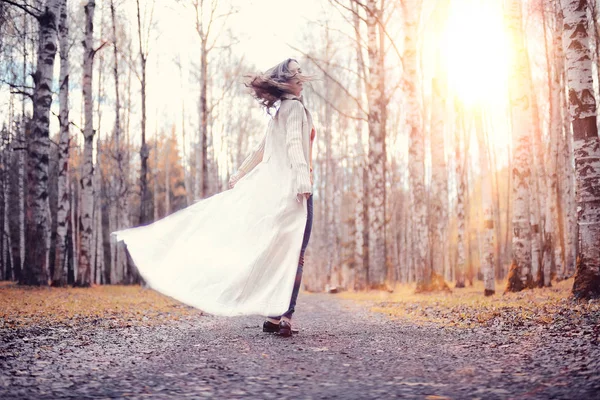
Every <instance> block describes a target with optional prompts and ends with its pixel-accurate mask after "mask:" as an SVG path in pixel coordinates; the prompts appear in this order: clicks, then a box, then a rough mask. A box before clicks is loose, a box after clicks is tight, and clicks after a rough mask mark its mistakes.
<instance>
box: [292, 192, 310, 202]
mask: <svg viewBox="0 0 600 400" xmlns="http://www.w3.org/2000/svg"><path fill="white" fill-rule="evenodd" d="M311 194H312V193H298V194H297V195H296V201H297V202H298V203H300V202H302V198H303V197H304V198H305V199H306V200H308V198H309V197H310V195H311Z"/></svg>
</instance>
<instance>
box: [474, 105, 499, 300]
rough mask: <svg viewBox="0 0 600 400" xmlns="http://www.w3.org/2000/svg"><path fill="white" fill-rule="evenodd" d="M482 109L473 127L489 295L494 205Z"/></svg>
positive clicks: (487, 292)
mask: <svg viewBox="0 0 600 400" xmlns="http://www.w3.org/2000/svg"><path fill="white" fill-rule="evenodd" d="M481 113H482V111H481V110H480V109H479V110H476V111H475V114H476V115H475V127H476V135H477V142H478V144H479V149H478V150H479V168H480V174H481V203H482V207H483V221H482V222H483V224H482V226H481V229H482V233H483V238H482V239H483V240H482V241H483V243H482V249H481V250H482V251H481V253H480V254H481V270H482V272H483V282H484V285H485V290H484V294H485V295H486V296H491V295H493V294H494V293H496V286H495V281H494V278H495V274H494V266H495V260H494V256H495V243H494V232H495V229H494V205H493V202H492V176H491V175H492V173H491V169H490V157H489V154H490V149H489V148H488V145H487V143H486V140H485V135H486V132H485V130H484V124H483V116H482V115H481Z"/></svg>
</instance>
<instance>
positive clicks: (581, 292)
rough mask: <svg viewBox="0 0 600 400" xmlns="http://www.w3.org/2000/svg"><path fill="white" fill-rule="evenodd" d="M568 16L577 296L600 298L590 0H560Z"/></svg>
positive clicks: (599, 185) (598, 157)
mask: <svg viewBox="0 0 600 400" xmlns="http://www.w3.org/2000/svg"><path fill="white" fill-rule="evenodd" d="M561 5H562V8H563V13H564V14H563V15H564V33H563V41H564V48H565V49H566V65H567V84H568V88H569V115H570V119H571V125H572V129H573V140H574V155H575V169H576V182H577V190H576V193H577V209H578V214H577V224H578V227H579V257H578V261H577V271H576V275H575V281H574V283H573V295H574V296H575V297H576V298H598V297H600V246H599V245H598V244H599V243H600V139H599V137H598V127H597V122H596V99H595V96H594V87H593V77H592V57H591V49H590V40H589V36H588V19H587V18H588V17H587V2H585V1H578V0H577V1H576V0H561Z"/></svg>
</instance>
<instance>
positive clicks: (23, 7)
mask: <svg viewBox="0 0 600 400" xmlns="http://www.w3.org/2000/svg"><path fill="white" fill-rule="evenodd" d="M0 2H2V3H6V4H9V5H11V6H15V7H17V8H20V9H21V10H23V11H25V12H26V13H27V14H29V15H31V16H32V17H34V18H35V19H39V18H40V17H41V15H42V10H40V9H39V8H36V7H34V6H32V5H30V4H27V3H25V4H21V3H17V2H16V1H12V0H0ZM36 12H37V13H36Z"/></svg>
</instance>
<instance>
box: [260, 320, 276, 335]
mask: <svg viewBox="0 0 600 400" xmlns="http://www.w3.org/2000/svg"><path fill="white" fill-rule="evenodd" d="M263 332H267V333H279V325H277V324H274V323H272V322H270V321H265V322H263Z"/></svg>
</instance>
